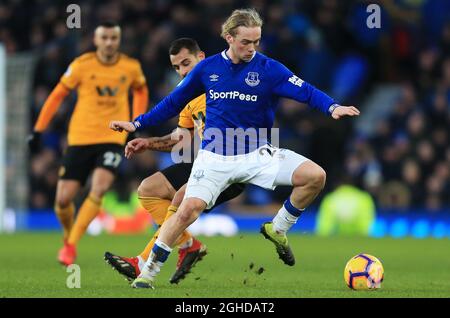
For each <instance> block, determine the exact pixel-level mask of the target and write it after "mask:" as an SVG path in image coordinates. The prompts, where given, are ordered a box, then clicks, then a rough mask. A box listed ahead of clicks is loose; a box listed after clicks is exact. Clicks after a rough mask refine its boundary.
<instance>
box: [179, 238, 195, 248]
mask: <svg viewBox="0 0 450 318" xmlns="http://www.w3.org/2000/svg"><path fill="white" fill-rule="evenodd" d="M193 242H194V240H193V239H192V237H191V238H190V239H189V240H187V241H186V242H184V243H183V244H181V245H180V246H179V248H180V250H182V249H183V248H189V247H191V246H192V243H193Z"/></svg>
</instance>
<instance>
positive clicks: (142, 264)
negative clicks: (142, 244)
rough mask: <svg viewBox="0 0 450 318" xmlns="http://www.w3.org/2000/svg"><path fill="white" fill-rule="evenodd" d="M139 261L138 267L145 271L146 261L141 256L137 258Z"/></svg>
mask: <svg viewBox="0 0 450 318" xmlns="http://www.w3.org/2000/svg"><path fill="white" fill-rule="evenodd" d="M137 259H138V267H139V270H140V271H142V269H143V268H144V266H145V260H144V259H143V258H142V256H141V255H139V256H138V257H137Z"/></svg>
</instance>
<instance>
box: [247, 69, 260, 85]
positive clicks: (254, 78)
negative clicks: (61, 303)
mask: <svg viewBox="0 0 450 318" xmlns="http://www.w3.org/2000/svg"><path fill="white" fill-rule="evenodd" d="M245 82H246V83H247V85H249V86H251V87H255V86H256V85H258V84H259V74H258V73H256V72H248V74H247V77H246V78H245Z"/></svg>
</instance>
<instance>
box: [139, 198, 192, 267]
mask: <svg viewBox="0 0 450 318" xmlns="http://www.w3.org/2000/svg"><path fill="white" fill-rule="evenodd" d="M177 210H178V207H176V206H174V205H170V206H169V208H168V209H167V214H166V217H165V219H164V220H163V222H165V221H166V220H167V219H168V218H169V217H170V216H171V215H173V214H174V213H175V212H177ZM159 230H160V229H158V231H156V232H155V234H153V237H152V239H151V240H150V242H148V244H147V246H145V248H144V250H143V251H142V252H141V254H139V256H140V257H142V259H143V260H144V261H146V260H147V258H148V256H149V255H150V252H151V251H152V248H153V245H155V242H156V240H157V239H158V235H159ZM191 238H192V235H191V234H190V233H189V232H188V231H184V232H183V233H182V234H181V235H180V236H179V237H178V239H177V241H176V242H175V245H181V244H183V243H186V242H187V241H188V240H190V239H191Z"/></svg>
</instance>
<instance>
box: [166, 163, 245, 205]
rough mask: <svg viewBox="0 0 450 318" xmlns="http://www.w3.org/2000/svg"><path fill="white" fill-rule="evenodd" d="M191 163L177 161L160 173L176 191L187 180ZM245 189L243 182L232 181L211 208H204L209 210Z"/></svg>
mask: <svg viewBox="0 0 450 318" xmlns="http://www.w3.org/2000/svg"><path fill="white" fill-rule="evenodd" d="M192 165H193V163H177V164H174V165H172V166H170V167H168V168H166V169H164V170H161V173H162V174H163V175H164V176H165V177H166V179H167V180H168V181H169V182H170V184H171V185H172V187H173V188H174V189H175V191H178V190H179V189H180V188H181V187H182V186H183V185H184V184H186V183H187V182H188V179H189V175H190V174H191V170H192ZM244 189H245V184H244V183H234V184H232V185H230V186H229V187H228V188H227V189H226V190H225V191H223V192H222V193H221V194H220V195H219V197H218V198H217V201H216V204H214V206H213V207H212V208H211V209H208V210H205V211H204V212H209V211H211V210H212V209H214V208H215V207H216V206H218V205H220V204H222V203H224V202H226V201H230V200H231V199H234V198H235V197H237V196H238V195H239V194H241V193H242V192H243V191H244Z"/></svg>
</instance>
